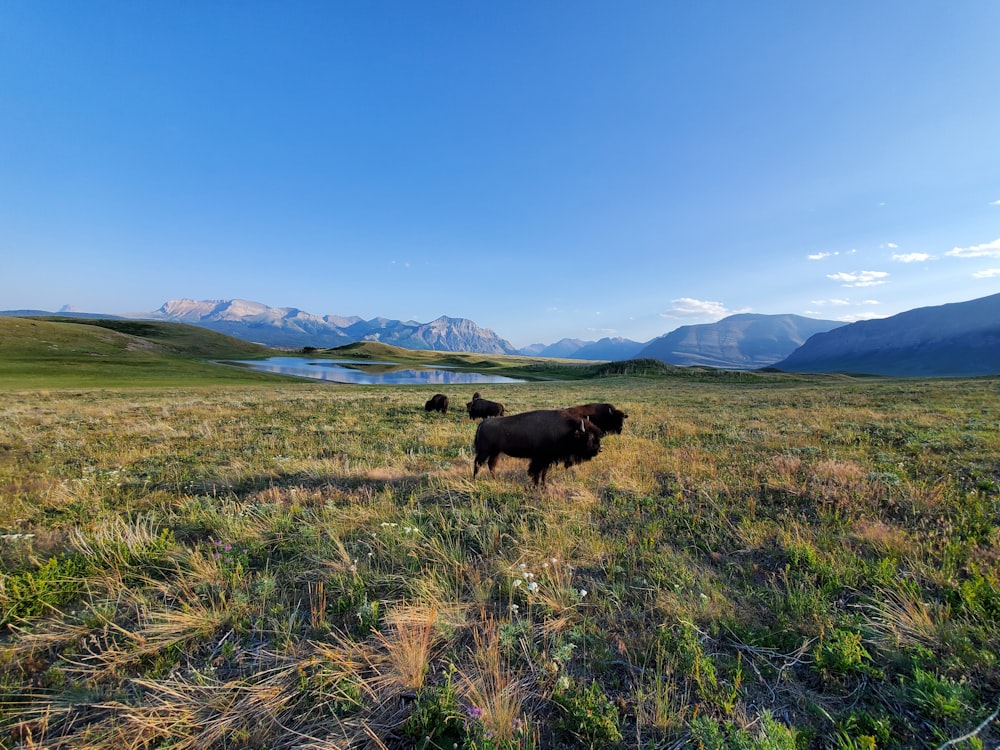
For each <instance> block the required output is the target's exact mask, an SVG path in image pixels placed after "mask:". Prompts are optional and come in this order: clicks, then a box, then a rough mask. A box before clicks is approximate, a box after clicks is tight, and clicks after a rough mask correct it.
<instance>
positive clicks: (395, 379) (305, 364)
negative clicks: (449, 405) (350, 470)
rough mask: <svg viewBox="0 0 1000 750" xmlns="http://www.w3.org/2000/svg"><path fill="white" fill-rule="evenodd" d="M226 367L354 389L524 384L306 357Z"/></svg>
mask: <svg viewBox="0 0 1000 750" xmlns="http://www.w3.org/2000/svg"><path fill="white" fill-rule="evenodd" d="M226 363H227V364H233V365H239V366H240V367H249V368H250V369H251V370H258V371H260V372H273V373H277V374H279V375H294V376H296V377H300V378H312V379H313V380H330V381H333V382H335V383H352V384H354V385H467V384H477V383H523V382H525V381H523V380H518V379H517V378H508V377H504V376H503V375H485V374H483V373H479V372H456V371H455V370H451V369H448V368H447V367H413V366H412V365H401V364H398V363H395V362H371V361H368V360H361V361H358V360H336V361H334V360H329V359H309V358H306V357H269V358H268V359H247V360H226Z"/></svg>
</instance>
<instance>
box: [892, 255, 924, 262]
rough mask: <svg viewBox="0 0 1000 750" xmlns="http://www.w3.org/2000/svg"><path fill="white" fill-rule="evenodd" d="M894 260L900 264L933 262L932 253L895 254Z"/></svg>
mask: <svg viewBox="0 0 1000 750" xmlns="http://www.w3.org/2000/svg"><path fill="white" fill-rule="evenodd" d="M892 259H893V260H895V261H898V262H899V263H923V262H924V261H925V260H933V259H934V256H933V255H931V254H930V253H893V254H892Z"/></svg>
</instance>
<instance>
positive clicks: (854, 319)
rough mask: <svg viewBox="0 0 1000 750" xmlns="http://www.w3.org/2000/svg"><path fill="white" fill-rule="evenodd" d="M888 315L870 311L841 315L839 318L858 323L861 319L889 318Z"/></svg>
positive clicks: (846, 321)
mask: <svg viewBox="0 0 1000 750" xmlns="http://www.w3.org/2000/svg"><path fill="white" fill-rule="evenodd" d="M888 317H889V316H888V315H879V314H876V313H869V312H857V313H852V314H851V315H840V316H838V317H837V320H840V321H843V322H844V323H857V322H858V321H859V320H876V319H878V318H888Z"/></svg>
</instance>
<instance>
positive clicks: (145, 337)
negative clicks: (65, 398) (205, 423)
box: [0, 317, 274, 390]
mask: <svg viewBox="0 0 1000 750" xmlns="http://www.w3.org/2000/svg"><path fill="white" fill-rule="evenodd" d="M270 351H271V350H270V349H267V348H266V347H263V346H259V345H257V344H249V343H247V342H245V341H240V340H238V339H234V338H230V337H229V336H223V335H221V334H218V333H214V332H212V331H208V330H206V329H203V328H197V327H195V326H188V325H184V324H181V323H151V322H146V321H131V320H104V319H94V320H90V319H88V320H81V319H78V318H55V317H46V318H16V317H0V389H7V390H11V389H22V388H53V387H95V386H98V387H99V386H109V387H110V386H115V387H117V386H147V385H149V386H162V385H172V384H178V385H180V384H184V385H203V384H214V383H229V382H233V383H253V382H257V383H259V382H266V381H268V380H270V381H273V380H274V376H272V375H263V374H258V373H253V372H249V371H244V370H239V369H237V368H227V367H222V366H220V365H217V364H214V363H212V362H209V361H208V359H209V358H213V359H217V358H225V357H241V358H249V357H260V356H265V355H267V354H269V353H270Z"/></svg>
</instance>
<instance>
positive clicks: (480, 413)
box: [465, 391, 503, 419]
mask: <svg viewBox="0 0 1000 750" xmlns="http://www.w3.org/2000/svg"><path fill="white" fill-rule="evenodd" d="M465 410H466V411H467V412H469V419H486V418H487V417H502V416H503V404H501V403H500V402H499V401H490V400H489V399H485V398H483V397H482V396H480V395H479V392H478V391H476V392H475V393H473V394H472V401H470V402H468V403H467V404H466V405H465Z"/></svg>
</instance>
